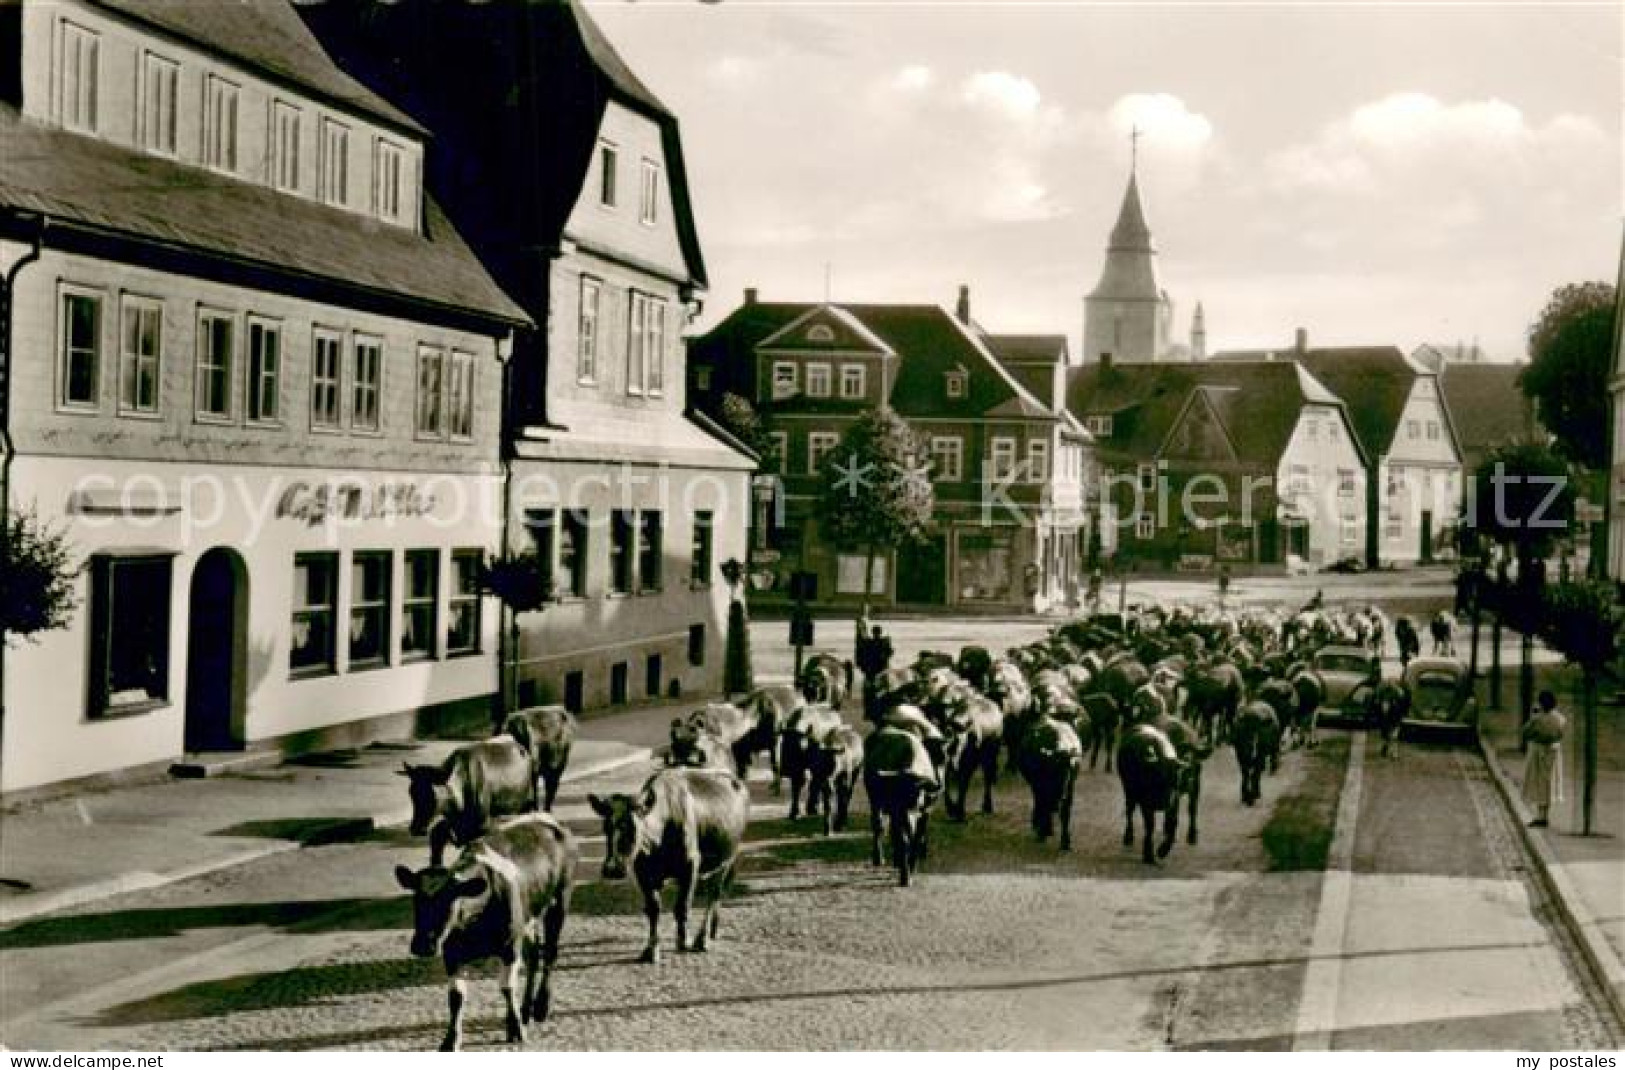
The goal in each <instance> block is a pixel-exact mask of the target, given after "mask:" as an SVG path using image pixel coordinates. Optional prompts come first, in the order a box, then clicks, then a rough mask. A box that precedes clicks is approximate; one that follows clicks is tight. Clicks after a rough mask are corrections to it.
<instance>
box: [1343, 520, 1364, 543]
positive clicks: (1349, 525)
mask: <svg viewBox="0 0 1625 1070" xmlns="http://www.w3.org/2000/svg"><path fill="white" fill-rule="evenodd" d="M1342 539H1343V545H1344V546H1354V545H1356V544H1357V543H1359V541H1360V522H1359V521H1358V520H1357V519H1354V518H1352V517H1344V518H1343V522H1342Z"/></svg>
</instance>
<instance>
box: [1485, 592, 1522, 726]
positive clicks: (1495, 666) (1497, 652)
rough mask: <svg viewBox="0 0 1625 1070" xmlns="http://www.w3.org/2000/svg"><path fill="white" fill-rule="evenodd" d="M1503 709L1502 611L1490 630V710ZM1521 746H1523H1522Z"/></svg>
mask: <svg viewBox="0 0 1625 1070" xmlns="http://www.w3.org/2000/svg"><path fill="white" fill-rule="evenodd" d="M1500 708H1501V610H1500V609H1499V608H1497V609H1496V611H1495V625H1494V627H1492V628H1491V629H1490V709H1492V710H1498V709H1500ZM1520 746H1521V744H1520Z"/></svg>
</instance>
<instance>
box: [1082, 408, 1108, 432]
mask: <svg viewBox="0 0 1625 1070" xmlns="http://www.w3.org/2000/svg"><path fill="white" fill-rule="evenodd" d="M1083 429H1084V430H1085V431H1088V432H1089V433H1090V434H1091V435H1094V436H1095V437H1096V438H1111V437H1112V417H1111V414H1110V413H1106V414H1104V415H1101V416H1085V417H1084V418H1083Z"/></svg>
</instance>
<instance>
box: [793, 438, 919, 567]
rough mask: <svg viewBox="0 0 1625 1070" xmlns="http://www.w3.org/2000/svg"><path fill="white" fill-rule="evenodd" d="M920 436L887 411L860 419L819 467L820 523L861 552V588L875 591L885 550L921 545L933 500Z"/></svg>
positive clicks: (834, 537) (840, 542) (843, 543)
mask: <svg viewBox="0 0 1625 1070" xmlns="http://www.w3.org/2000/svg"><path fill="white" fill-rule="evenodd" d="M924 454H925V450H924V446H923V443H922V442H921V441H920V437H919V436H918V435H916V434H915V433H914V430H913V429H912V428H911V427H909V426H908V424H907V423H906V422H905V421H904V420H903V418H902V417H901V416H899V415H897V413H895V412H894V411H892V410H891V409H890V408H884V407H883V408H879V409H871V410H869V411H867V412H865V413H863V415H861V416H859V417H858V418H857V420H856V421H854V422H853V424H852V425H851V426H850V427H848V428H847V429H846V433H845V434H844V435H842V436H841V441H840V443H839V444H838V445H837V446H836V447H835V449H833V450H831V451H830V453H829V455H828V456H827V457H825V458H824V462H823V464H822V466H821V467H820V469H819V473H818V478H819V496H818V520H819V523H820V525H821V526H822V527H823V529H824V532H825V533H826V534H827V535H828V536H829V537H830V539H831V540H832V541H833V542H834V543H835V544H836V545H837V546H839V547H842V548H843V549H853V550H862V551H863V553H864V569H863V588H864V592H865V594H868V593H871V592H872V591H873V590H874V585H875V584H874V573H875V557H876V556H877V555H878V553H879V552H880V550H881V549H882V548H883V547H890V546H905V545H908V544H910V543H915V542H920V541H923V540H924V538H925V533H926V530H927V528H929V527H930V524H931V511H932V509H933V507H934V506H935V503H936V496H935V493H934V491H933V489H932V486H931V476H930V471H929V469H928V468H927V467H926V465H925V460H924Z"/></svg>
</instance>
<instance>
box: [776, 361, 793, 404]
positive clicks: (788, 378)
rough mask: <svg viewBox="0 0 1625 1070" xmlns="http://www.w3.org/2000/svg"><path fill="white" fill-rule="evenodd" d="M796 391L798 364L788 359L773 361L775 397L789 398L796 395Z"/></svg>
mask: <svg viewBox="0 0 1625 1070" xmlns="http://www.w3.org/2000/svg"><path fill="white" fill-rule="evenodd" d="M795 392H796V366H795V365H794V364H793V363H791V362H790V361H787V360H780V361H774V363H773V397H774V398H775V399H778V398H787V397H793V396H795Z"/></svg>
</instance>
